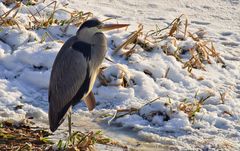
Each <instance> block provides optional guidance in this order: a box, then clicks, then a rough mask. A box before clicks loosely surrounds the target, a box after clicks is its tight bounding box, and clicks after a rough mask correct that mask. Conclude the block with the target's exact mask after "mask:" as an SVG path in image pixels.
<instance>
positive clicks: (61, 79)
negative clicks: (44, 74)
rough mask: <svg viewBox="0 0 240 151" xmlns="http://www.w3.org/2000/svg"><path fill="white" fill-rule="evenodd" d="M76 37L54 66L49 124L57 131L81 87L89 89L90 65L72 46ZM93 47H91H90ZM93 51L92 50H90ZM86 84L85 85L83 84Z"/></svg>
mask: <svg viewBox="0 0 240 151" xmlns="http://www.w3.org/2000/svg"><path fill="white" fill-rule="evenodd" d="M76 40H77V39H76V38H75V37H73V38H70V39H69V40H68V41H67V42H65V44H64V45H63V47H62V48H61V50H60V51H59V53H58V55H57V57H56V59H55V61H54V64H53V68H52V73H51V78H50V85H49V124H50V129H51V131H55V130H56V129H57V128H58V127H59V125H60V124H61V123H62V121H63V120H64V116H65V114H66V112H67V110H68V109H69V107H70V106H71V105H72V103H73V102H72V101H73V98H74V96H76V94H77V92H78V91H79V89H82V91H83V92H85V91H88V90H86V89H88V88H87V84H85V85H84V81H86V77H87V74H88V73H87V71H88V65H87V62H86V59H85V57H84V55H83V53H81V52H78V51H76V50H74V49H73V48H72V45H73V44H74V43H75V42H76ZM90 49H91V48H90ZM89 51H91V50H89ZM83 85H84V86H83Z"/></svg>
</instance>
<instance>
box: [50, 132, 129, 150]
mask: <svg viewBox="0 0 240 151" xmlns="http://www.w3.org/2000/svg"><path fill="white" fill-rule="evenodd" d="M95 144H103V145H109V146H117V147H120V148H122V149H127V147H126V146H123V145H121V144H119V143H118V142H116V141H113V140H111V139H110V138H107V137H104V136H103V134H102V132H101V131H97V132H95V133H94V132H87V133H82V132H80V131H76V132H74V133H73V134H72V135H71V136H69V137H68V140H67V141H62V140H59V141H58V143H57V145H56V148H57V149H58V150H68V151H82V150H84V151H95V148H94V145H95ZM48 149H49V150H53V146H50V147H49V148H48Z"/></svg>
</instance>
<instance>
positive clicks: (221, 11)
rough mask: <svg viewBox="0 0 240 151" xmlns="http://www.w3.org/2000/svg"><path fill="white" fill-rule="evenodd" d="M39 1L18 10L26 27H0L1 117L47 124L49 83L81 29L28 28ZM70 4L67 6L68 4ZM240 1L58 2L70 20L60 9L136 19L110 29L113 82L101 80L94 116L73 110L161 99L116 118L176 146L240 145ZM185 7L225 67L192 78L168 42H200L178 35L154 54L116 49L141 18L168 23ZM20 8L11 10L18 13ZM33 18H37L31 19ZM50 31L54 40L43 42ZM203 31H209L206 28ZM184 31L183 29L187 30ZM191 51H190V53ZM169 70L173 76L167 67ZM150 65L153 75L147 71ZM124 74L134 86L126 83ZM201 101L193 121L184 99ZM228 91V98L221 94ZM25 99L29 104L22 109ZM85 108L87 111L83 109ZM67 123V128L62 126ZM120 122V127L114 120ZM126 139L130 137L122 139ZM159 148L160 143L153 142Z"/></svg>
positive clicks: (151, 25)
mask: <svg viewBox="0 0 240 151" xmlns="http://www.w3.org/2000/svg"><path fill="white" fill-rule="evenodd" d="M50 2H52V1H50V0H46V1H45V3H42V2H39V4H37V5H36V6H25V5H23V6H22V9H21V10H20V11H19V12H18V14H17V16H16V17H17V19H18V20H19V25H20V29H19V28H18V27H17V26H11V27H10V26H9V27H5V26H1V27H0V120H4V119H9V118H14V119H21V118H24V117H33V118H34V119H35V121H36V122H37V123H36V124H38V123H39V124H41V123H46V124H47V122H48V120H47V119H48V117H47V112H48V83H49V77H50V73H51V67H52V64H53V61H54V59H55V57H56V55H57V53H58V51H59V49H60V48H61V46H62V44H63V43H62V42H61V41H65V40H66V39H68V38H69V37H70V36H72V35H73V34H74V33H75V32H76V31H77V27H75V26H73V25H71V26H70V27H69V28H68V30H67V32H66V33H65V34H64V33H62V32H61V29H63V28H64V26H63V27H62V26H57V25H53V26H50V27H48V28H47V29H34V30H27V29H25V27H26V26H28V25H29V22H30V18H29V16H31V15H30V13H29V11H27V10H30V11H31V13H32V14H34V13H35V12H37V11H36V10H37V9H38V10H40V9H41V8H44V7H45V6H47V4H49V3H50ZM65 4H68V5H65ZM12 7H13V6H12V5H10V6H5V5H4V4H3V3H2V1H0V15H1V14H3V13H4V12H7V11H8V10H10V9H11V8H12ZM239 7H240V1H239V0H219V1H208V0H202V1H188V0H182V1H177V0H173V1H167V0H152V1H143V0H140V1H138V0H131V1H126V0H122V1H115V0H104V1H97V0H89V1H78V0H71V1H70V0H61V1H57V8H58V9H59V10H58V11H56V13H55V18H56V19H58V20H66V19H69V17H70V15H69V14H68V13H67V12H65V11H61V10H60V9H64V10H68V11H73V10H78V11H80V10H82V11H84V12H92V13H93V14H94V16H97V17H98V18H100V19H101V20H103V19H106V18H108V17H111V18H115V19H112V20H110V21H108V22H113V23H116V22H119V23H130V24H131V25H130V27H129V28H128V29H127V30H123V29H120V30H115V31H111V32H106V33H105V34H106V37H107V38H108V53H107V56H106V57H107V58H110V59H111V60H113V61H114V62H115V63H111V62H109V61H107V60H105V61H104V63H103V66H104V67H106V69H104V70H103V75H104V76H105V77H106V79H107V80H108V81H109V85H108V86H104V85H101V84H100V81H99V80H97V81H96V84H95V86H94V89H93V92H94V94H95V97H96V100H97V107H96V109H95V111H93V112H92V113H91V114H89V113H88V111H86V110H87V109H86V106H85V105H84V103H80V104H79V105H77V106H76V108H75V109H74V112H75V113H76V115H77V114H81V115H79V116H78V115H77V116H78V118H81V117H82V116H89V117H91V116H92V118H94V117H95V116H96V115H97V114H98V113H101V112H102V111H103V110H104V113H107V112H109V113H112V112H113V110H116V109H126V108H131V107H134V108H140V107H142V106H143V105H144V104H146V103H148V102H149V101H150V100H153V99H155V98H157V97H160V99H158V100H157V101H155V102H153V103H151V104H149V105H146V106H144V107H142V108H141V109H140V110H139V113H138V114H131V115H126V116H124V117H122V118H118V119H117V120H116V121H114V123H117V124H120V125H121V126H122V127H127V128H133V129H132V131H134V133H136V134H137V137H139V138H140V139H143V140H146V141H149V142H152V143H158V144H161V145H171V146H174V148H175V149H178V150H197V149H200V150H240V26H239V25H240V9H239ZM52 10H53V5H51V6H49V7H48V8H46V9H45V10H44V11H42V14H41V15H42V16H41V17H40V16H39V15H36V18H37V19H43V18H45V19H46V18H47V16H49V15H50V14H51V12H52ZM182 13H184V14H186V15H187V16H188V19H189V26H188V28H189V30H190V31H193V32H197V31H199V29H204V31H206V32H207V33H206V34H205V35H204V38H206V39H209V40H212V41H213V42H214V46H215V47H216V50H217V51H218V52H219V53H220V56H221V57H222V59H223V61H224V62H225V63H226V67H225V68H223V67H222V65H221V64H218V63H216V62H215V61H214V59H213V58H211V62H212V64H205V69H206V71H203V70H199V69H193V74H194V75H196V76H197V77H203V80H197V79H196V78H192V77H191V76H190V74H189V72H188V71H187V70H186V69H183V68H182V67H183V64H182V63H180V62H178V61H177V60H176V59H175V58H174V57H173V56H167V55H166V54H165V53H163V51H162V49H161V46H162V45H165V44H167V46H168V48H169V49H168V51H169V52H170V53H172V52H174V51H175V50H176V49H177V47H180V48H182V49H183V50H186V49H189V48H193V47H194V46H195V43H194V41H193V40H192V39H191V38H187V39H185V40H183V41H181V42H177V43H176V44H172V43H171V41H172V40H174V39H173V38H169V39H166V40H164V41H161V42H159V43H158V44H157V47H156V48H155V49H154V50H152V51H151V52H146V51H144V50H143V49H142V48H141V47H139V46H137V47H136V52H135V53H133V54H132V55H131V56H130V57H129V58H128V59H125V58H124V57H121V56H120V54H122V53H123V52H125V51H128V48H126V49H125V50H120V52H119V53H118V54H113V52H114V50H113V49H114V48H115V46H118V45H120V44H121V43H122V42H123V41H125V40H126V38H127V36H128V35H129V34H131V33H132V32H133V31H134V30H136V28H137V26H138V23H141V24H143V25H144V32H147V31H148V30H150V29H155V25H156V24H158V26H159V27H160V28H164V27H166V26H167V25H168V24H169V23H170V22H171V21H172V20H173V19H174V18H176V17H178V16H179V15H181V14H182ZM12 14H13V12H12V13H11V14H10V15H9V16H11V15H12ZM31 21H33V18H31ZM45 32H48V33H49V34H50V35H51V37H52V38H53V39H55V40H54V41H53V40H51V38H47V39H46V41H43V42H41V39H42V37H43V35H44V33H45ZM196 35H200V36H203V31H201V30H200V31H199V32H197V33H196ZM180 36H181V35H180ZM187 58H188V56H187V55H186V56H184V59H187ZM168 69H169V72H168V74H167V76H166V77H165V74H166V71H167V70H168ZM146 70H147V71H148V72H150V73H151V75H149V73H148V74H147V72H146ZM123 76H125V78H126V79H127V80H129V81H128V82H129V83H130V85H129V86H128V87H122V86H120V84H121V83H122V82H123V79H122V77H123ZM196 93H197V99H200V98H201V97H202V98H205V97H207V96H208V95H209V94H211V95H212V97H210V98H209V99H207V100H206V101H205V102H204V103H203V105H202V107H201V109H200V111H199V112H196V114H195V117H194V122H192V121H190V120H189V118H188V115H187V114H186V113H184V112H183V111H180V110H179V108H178V107H179V105H180V104H181V103H183V100H184V99H186V100H187V101H186V102H187V103H194V100H195V98H194V97H195V94H196ZM221 95H224V96H223V97H224V102H222V100H221ZM18 105H23V107H22V109H15V107H16V106H18ZM84 113H85V114H84ZM62 127H63V126H62ZM109 127H114V125H112V124H111V125H109ZM123 141H124V140H123ZM153 148H154V147H153Z"/></svg>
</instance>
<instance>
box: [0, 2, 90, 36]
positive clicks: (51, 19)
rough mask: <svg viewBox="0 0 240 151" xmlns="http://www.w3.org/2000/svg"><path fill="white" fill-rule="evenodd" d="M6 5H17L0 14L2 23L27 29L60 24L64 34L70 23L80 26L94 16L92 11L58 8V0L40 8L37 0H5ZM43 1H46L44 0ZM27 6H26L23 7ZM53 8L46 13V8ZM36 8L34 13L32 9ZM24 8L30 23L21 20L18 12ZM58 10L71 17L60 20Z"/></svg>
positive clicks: (2, 24) (0, 23) (0, 22)
mask: <svg viewBox="0 0 240 151" xmlns="http://www.w3.org/2000/svg"><path fill="white" fill-rule="evenodd" d="M3 3H4V4H5V5H7V6H9V5H15V6H14V7H13V8H12V9H10V10H9V11H7V12H3V10H1V11H2V12H1V13H2V14H1V15H0V25H1V26H5V27H9V26H15V25H16V26H17V27H18V28H19V29H21V28H22V27H24V28H25V29H27V30H34V29H39V28H43V29H46V28H48V27H49V26H53V25H58V26H62V28H61V30H62V32H63V34H65V33H66V31H67V29H68V27H69V25H74V26H77V27H78V26H80V25H81V24H82V23H83V22H84V21H86V20H87V19H89V18H90V17H92V13H91V12H83V11H72V12H71V11H68V10H65V9H64V8H59V9H58V8H57V1H52V2H51V3H49V4H46V6H45V7H43V8H41V9H40V10H38V9H37V7H35V5H36V4H37V1H36V0H35V1H17V0H5V1H4V2H3ZM42 3H45V2H44V1H43V2H42ZM23 5H24V6H26V7H23ZM27 6H32V7H33V8H31V9H29V8H28V7H27ZM47 8H48V9H49V8H52V11H51V13H46V9H47ZM33 9H35V11H34V13H33V12H32V10H33ZM22 10H24V11H27V12H28V13H29V14H30V15H29V16H28V17H29V20H28V21H27V22H28V24H22V23H21V21H20V20H19V17H18V13H19V12H21V11H22ZM57 11H63V12H65V13H67V14H69V16H70V18H69V19H65V20H58V19H56V18H55V13H56V12H57Z"/></svg>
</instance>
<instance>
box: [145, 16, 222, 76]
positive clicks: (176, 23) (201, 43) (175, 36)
mask: <svg viewBox="0 0 240 151" xmlns="http://www.w3.org/2000/svg"><path fill="white" fill-rule="evenodd" d="M183 17H184V19H185V20H184V19H182V18H183ZM164 31H165V32H164ZM204 34H206V32H205V31H204V30H202V29H200V30H199V31H197V32H195V33H191V32H190V31H188V19H187V16H186V15H184V14H182V15H180V16H179V17H178V18H176V19H174V20H173V21H172V22H171V23H170V24H169V26H168V27H166V28H163V29H157V30H151V31H149V32H148V33H147V35H146V37H147V38H151V39H153V40H154V42H155V43H158V42H159V41H163V40H167V39H171V40H169V42H168V43H166V44H165V45H162V46H161V48H162V50H163V52H165V53H166V54H167V55H171V56H174V57H175V58H176V60H178V61H179V62H181V63H183V68H186V69H187V70H188V71H189V72H190V73H191V72H192V69H193V68H195V69H201V70H204V71H206V69H205V64H211V63H212V62H211V59H210V57H212V58H214V59H215V60H216V62H217V63H222V64H223V65H225V63H224V62H223V61H222V59H221V57H220V54H219V53H218V52H217V50H216V49H215V47H214V45H213V42H211V41H209V40H205V39H204V38H203V37H204ZM186 38H191V39H192V40H193V41H194V43H195V45H194V46H193V47H192V48H189V49H186V50H184V49H183V48H182V47H179V46H178V45H177V43H179V42H181V41H184V40H186ZM169 45H171V46H174V47H176V50H175V51H174V52H172V51H171V47H169ZM186 53H189V54H190V58H188V60H187V61H183V55H184V54H186Z"/></svg>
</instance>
